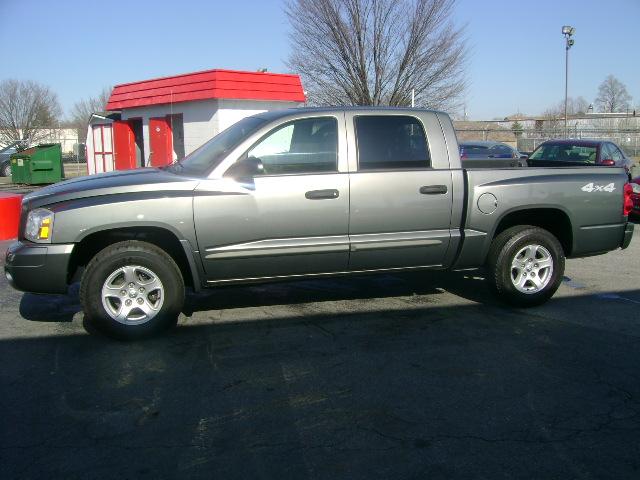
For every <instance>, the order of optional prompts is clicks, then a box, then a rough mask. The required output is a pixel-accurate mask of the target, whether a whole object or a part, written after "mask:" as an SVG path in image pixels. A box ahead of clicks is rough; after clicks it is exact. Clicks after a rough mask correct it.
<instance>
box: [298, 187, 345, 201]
mask: <svg viewBox="0 0 640 480" xmlns="http://www.w3.org/2000/svg"><path fill="white" fill-rule="evenodd" d="M304 196H305V198H307V199H309V200H323V199H331V198H338V197H339V196H340V192H339V191H338V190H333V189H328V190H311V191H309V192H307V193H305V194H304Z"/></svg>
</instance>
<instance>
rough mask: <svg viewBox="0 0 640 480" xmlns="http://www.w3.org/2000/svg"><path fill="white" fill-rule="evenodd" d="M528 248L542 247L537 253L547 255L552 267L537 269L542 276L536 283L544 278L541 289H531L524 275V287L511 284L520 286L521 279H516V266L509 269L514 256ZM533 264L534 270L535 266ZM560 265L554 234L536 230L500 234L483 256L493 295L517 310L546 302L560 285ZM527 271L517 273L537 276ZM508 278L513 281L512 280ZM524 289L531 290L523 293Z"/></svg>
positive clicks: (559, 247)
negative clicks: (517, 308)
mask: <svg viewBox="0 0 640 480" xmlns="http://www.w3.org/2000/svg"><path fill="white" fill-rule="evenodd" d="M530 245H536V246H541V247H543V249H540V250H541V252H544V255H546V254H547V253H548V254H549V256H550V257H551V259H552V263H551V265H552V268H551V269H550V270H543V269H541V271H542V275H538V280H537V281H541V280H540V279H541V278H544V280H543V281H541V283H542V285H541V288H538V287H537V286H535V285H534V284H533V281H532V280H527V279H526V275H522V276H524V277H525V278H524V279H523V280H524V281H525V282H526V283H525V284H523V285H520V286H519V287H516V285H515V283H521V282H518V281H517V280H518V279H521V280H522V276H520V277H518V273H520V272H519V271H518V270H517V269H518V268H520V265H518V266H516V267H515V269H513V268H512V265H513V264H514V263H515V262H516V255H517V254H518V253H520V252H522V251H523V250H524V249H525V248H526V247H527V246H530ZM518 258H524V257H518ZM520 261H523V263H522V265H523V266H524V265H525V264H526V261H525V260H524V259H523V260H518V263H519V262H520ZM534 262H535V260H534ZM535 265H536V267H537V264H535ZM564 266H565V257H564V250H563V248H562V245H561V244H560V242H559V241H558V239H557V238H556V237H555V236H554V235H552V234H551V233H549V232H548V231H547V230H544V229H542V228H539V227H534V226H531V225H519V226H516V227H511V228H509V229H507V230H505V231H504V232H502V233H500V235H498V236H497V237H496V238H495V239H494V240H493V242H492V243H491V248H490V249H489V255H488V257H487V269H488V275H487V280H488V281H489V284H490V287H491V289H492V290H493V292H494V293H495V294H497V295H498V297H499V298H500V299H502V300H504V301H506V302H507V303H509V304H511V305H514V306H517V307H533V306H536V305H540V304H542V303H544V302H546V301H547V300H549V299H550V298H551V297H552V296H553V294H554V293H555V292H556V290H557V289H558V287H559V286H560V283H561V282H562V277H563V275H564ZM527 268H528V267H525V268H523V269H521V272H524V273H528V274H529V275H531V274H532V273H533V275H534V276H535V275H536V273H538V274H539V272H536V271H535V269H534V271H533V272H531V271H530V272H527V271H526V270H527ZM512 276H515V277H516V278H515V279H513V280H512V278H513V277H512ZM524 289H531V290H530V291H528V292H523V291H522V290H524Z"/></svg>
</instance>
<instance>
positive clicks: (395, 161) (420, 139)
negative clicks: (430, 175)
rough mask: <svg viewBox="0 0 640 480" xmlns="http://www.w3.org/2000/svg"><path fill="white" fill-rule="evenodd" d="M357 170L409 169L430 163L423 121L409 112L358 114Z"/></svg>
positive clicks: (356, 121) (356, 123)
mask: <svg viewBox="0 0 640 480" xmlns="http://www.w3.org/2000/svg"><path fill="white" fill-rule="evenodd" d="M355 127H356V137H357V142H358V170H359V171H367V170H410V169H424V168H430V167H431V156H430V154H429V146H428V145H427V139H426V136H425V133H424V128H423V127H422V123H420V121H419V120H418V119H417V118H415V117H410V116H400V115H384V116H383V115H363V116H358V117H356V118H355Z"/></svg>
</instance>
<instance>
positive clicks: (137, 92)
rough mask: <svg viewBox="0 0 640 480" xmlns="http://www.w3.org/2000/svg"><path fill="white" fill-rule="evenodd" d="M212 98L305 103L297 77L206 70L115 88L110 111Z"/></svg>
mask: <svg viewBox="0 0 640 480" xmlns="http://www.w3.org/2000/svg"><path fill="white" fill-rule="evenodd" d="M210 98H229V99H242V100H281V101H288V102H304V101H305V96H304V92H303V90H302V83H301V82H300V77H299V76H298V75H286V74H282V73H266V72H264V73H263V72H240V71H233V70H206V71H203V72H195V73H186V74H183V75H175V76H172V77H163V78H156V79H153V80H143V81H141V82H133V83H123V84H122V85H116V86H115V87H113V91H112V92H111V97H109V102H108V103H107V110H120V109H123V108H132V107H142V106H147V105H161V104H166V103H178V102H189V101H192V100H205V99H210Z"/></svg>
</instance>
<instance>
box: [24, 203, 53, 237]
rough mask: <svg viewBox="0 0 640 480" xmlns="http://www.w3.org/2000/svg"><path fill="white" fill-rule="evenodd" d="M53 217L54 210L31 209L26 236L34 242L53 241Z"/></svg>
mask: <svg viewBox="0 0 640 480" xmlns="http://www.w3.org/2000/svg"><path fill="white" fill-rule="evenodd" d="M53 217H54V215H53V212H52V211H50V210H47V209H46V208H36V209H35V210H31V211H30V212H29V215H27V224H26V226H25V229H24V237H25V238H26V239H27V240H31V241H32V242H41V243H42V242H44V243H51V233H52V232H53Z"/></svg>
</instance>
